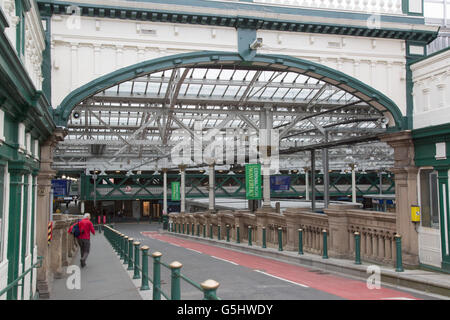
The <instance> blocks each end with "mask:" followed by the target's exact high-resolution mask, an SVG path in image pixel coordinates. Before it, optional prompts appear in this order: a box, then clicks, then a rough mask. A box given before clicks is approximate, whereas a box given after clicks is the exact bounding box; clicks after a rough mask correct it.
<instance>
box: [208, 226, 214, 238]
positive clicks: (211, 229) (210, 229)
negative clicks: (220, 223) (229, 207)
mask: <svg viewBox="0 0 450 320" xmlns="http://www.w3.org/2000/svg"><path fill="white" fill-rule="evenodd" d="M209 238H210V239H212V238H213V225H212V224H210V225H209Z"/></svg>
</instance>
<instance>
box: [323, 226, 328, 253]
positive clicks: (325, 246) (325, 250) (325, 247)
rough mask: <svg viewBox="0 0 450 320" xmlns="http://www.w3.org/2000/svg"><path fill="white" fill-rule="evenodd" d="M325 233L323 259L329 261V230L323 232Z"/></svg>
mask: <svg viewBox="0 0 450 320" xmlns="http://www.w3.org/2000/svg"><path fill="white" fill-rule="evenodd" d="M322 233H323V256H322V258H323V259H328V243H327V238H328V237H327V235H328V232H327V230H322Z"/></svg>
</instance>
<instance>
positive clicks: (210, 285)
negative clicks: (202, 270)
mask: <svg viewBox="0 0 450 320" xmlns="http://www.w3.org/2000/svg"><path fill="white" fill-rule="evenodd" d="M219 285H220V284H219V283H218V282H217V281H214V280H206V281H205V282H203V283H201V284H200V286H201V287H202V289H203V294H204V297H203V300H213V299H214V298H215V297H217V294H216V291H217V288H219Z"/></svg>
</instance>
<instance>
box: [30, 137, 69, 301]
mask: <svg viewBox="0 0 450 320" xmlns="http://www.w3.org/2000/svg"><path fill="white" fill-rule="evenodd" d="M65 135H66V132H65V131H63V130H62V129H56V130H55V132H54V133H53V136H51V137H50V138H49V139H48V140H47V141H46V142H45V143H44V144H42V145H41V169H40V172H39V175H38V177H37V184H38V197H37V203H36V204H37V205H36V214H37V215H36V244H37V249H38V256H41V257H43V258H44V259H43V262H42V267H41V268H39V269H37V270H38V272H37V290H38V291H39V296H40V297H41V298H48V297H49V296H50V283H51V281H52V277H53V276H52V273H51V272H50V251H49V246H48V242H47V226H48V223H49V221H50V211H51V210H52V209H53V208H52V204H51V203H50V199H51V196H50V193H51V188H52V179H53V178H54V177H55V174H56V171H54V170H53V169H52V168H51V165H52V163H53V149H54V148H55V146H56V144H57V143H58V141H63V140H64V136H65Z"/></svg>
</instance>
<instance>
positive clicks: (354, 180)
mask: <svg viewBox="0 0 450 320" xmlns="http://www.w3.org/2000/svg"><path fill="white" fill-rule="evenodd" d="M350 168H351V169H352V202H353V203H356V171H355V165H354V164H353V163H352V164H350Z"/></svg>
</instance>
